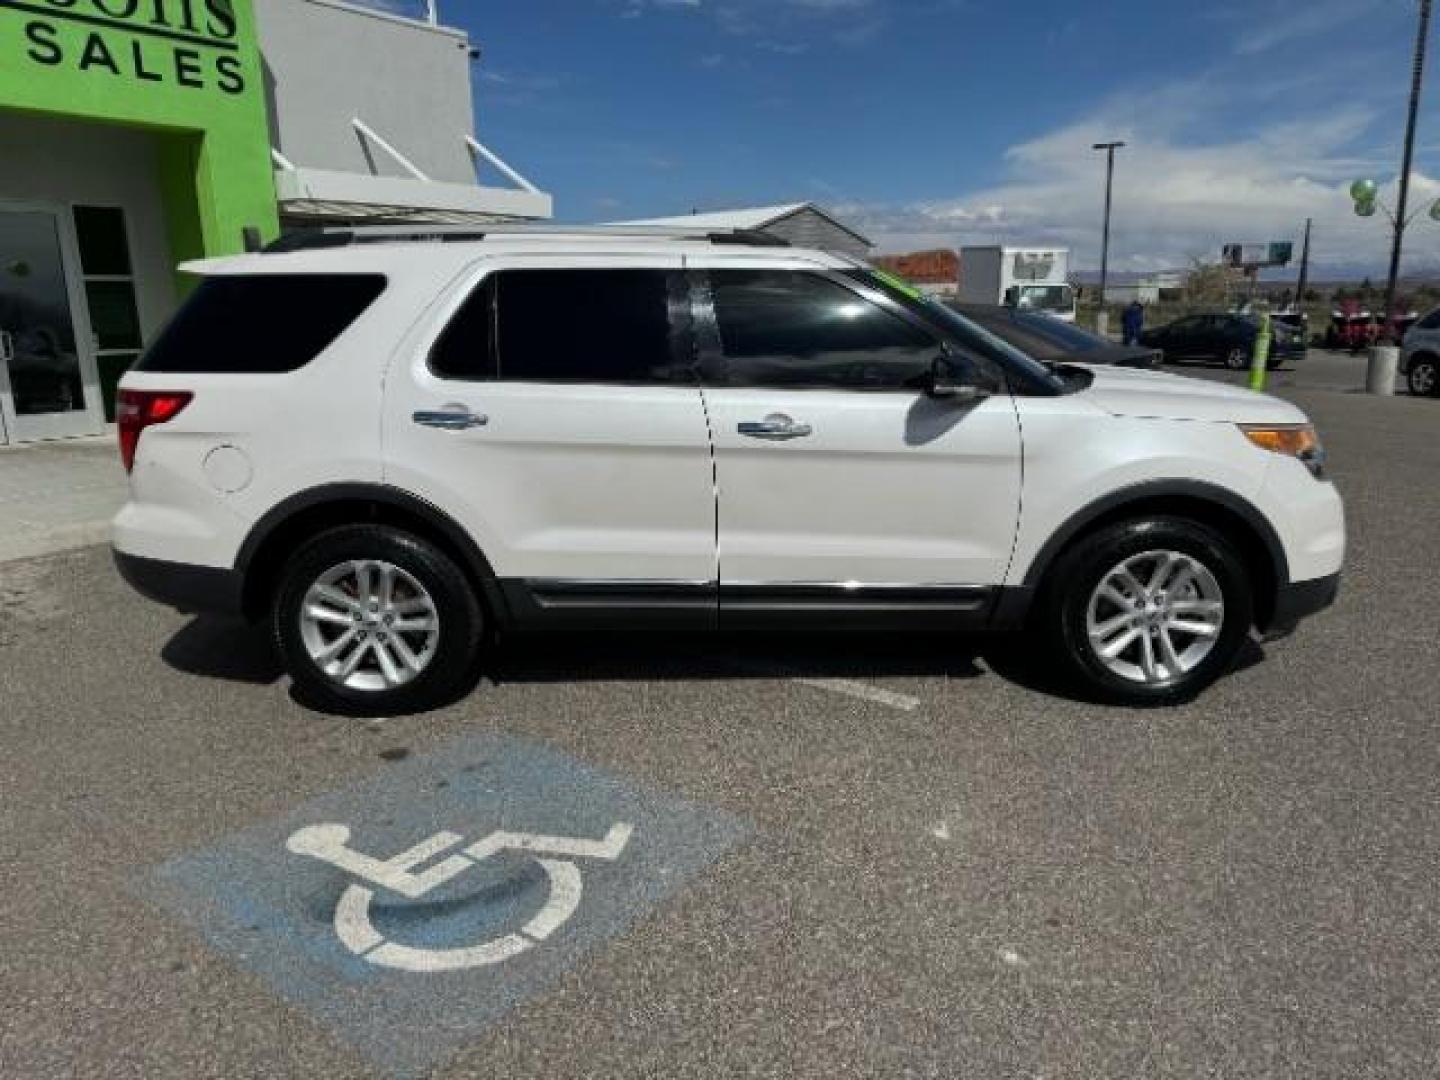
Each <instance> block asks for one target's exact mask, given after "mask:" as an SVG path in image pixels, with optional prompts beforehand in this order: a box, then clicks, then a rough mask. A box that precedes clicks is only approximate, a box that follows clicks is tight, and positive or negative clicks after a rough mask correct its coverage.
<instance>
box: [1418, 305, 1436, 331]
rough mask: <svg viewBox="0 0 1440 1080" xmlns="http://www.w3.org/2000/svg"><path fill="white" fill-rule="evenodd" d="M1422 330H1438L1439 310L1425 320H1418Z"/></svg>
mask: <svg viewBox="0 0 1440 1080" xmlns="http://www.w3.org/2000/svg"><path fill="white" fill-rule="evenodd" d="M1420 329H1422V330H1440V308H1436V309H1435V310H1434V311H1432V312H1431V313H1430V314H1429V315H1426V316H1425V318H1423V319H1421V320H1420Z"/></svg>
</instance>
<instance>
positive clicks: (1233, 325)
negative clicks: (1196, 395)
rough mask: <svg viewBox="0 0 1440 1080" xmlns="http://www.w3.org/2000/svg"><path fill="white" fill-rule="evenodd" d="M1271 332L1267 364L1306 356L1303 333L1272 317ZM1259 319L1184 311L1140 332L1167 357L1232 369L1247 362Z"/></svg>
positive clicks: (1240, 368) (1275, 365)
mask: <svg viewBox="0 0 1440 1080" xmlns="http://www.w3.org/2000/svg"><path fill="white" fill-rule="evenodd" d="M1270 325H1271V330H1272V332H1273V334H1274V337H1273V340H1272V341H1271V343H1270V355H1269V357H1268V358H1267V365H1268V366H1269V367H1270V368H1272V369H1274V368H1278V367H1280V366H1281V365H1283V364H1284V363H1285V362H1286V361H1287V360H1288V361H1291V362H1293V361H1296V360H1301V359H1303V358H1304V356H1305V335H1304V333H1303V332H1297V331H1296V330H1295V329H1294V328H1293V327H1291V326H1288V325H1286V324H1285V323H1283V322H1279V321H1275V320H1272V321H1271V324H1270ZM1259 332H1260V320H1259V318H1258V317H1257V316H1255V315H1246V314H1242V313H1239V312H1229V311H1216V312H1206V313H1202V314H1199V315H1186V316H1185V317H1184V318H1181V319H1176V320H1175V321H1174V322H1172V323H1170V324H1169V325H1167V326H1157V327H1155V328H1154V329H1153V330H1146V331H1145V332H1144V333H1143V334H1141V335H1140V341H1141V343H1142V344H1145V345H1148V346H1150V347H1151V348H1155V349H1163V350H1164V351H1165V359H1166V360H1206V361H1211V362H1214V361H1219V362H1220V363H1222V364H1224V365H1225V366H1226V367H1228V368H1231V369H1233V370H1235V371H1243V370H1245V369H1246V368H1248V367H1249V366H1250V357H1251V355H1252V354H1253V353H1254V351H1255V336H1256V335H1257V334H1258V333H1259Z"/></svg>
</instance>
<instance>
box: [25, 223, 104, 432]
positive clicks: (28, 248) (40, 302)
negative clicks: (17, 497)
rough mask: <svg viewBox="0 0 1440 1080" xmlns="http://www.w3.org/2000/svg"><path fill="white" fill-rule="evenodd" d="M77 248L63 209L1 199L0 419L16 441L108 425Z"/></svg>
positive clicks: (92, 429)
mask: <svg viewBox="0 0 1440 1080" xmlns="http://www.w3.org/2000/svg"><path fill="white" fill-rule="evenodd" d="M75 250H76V247H75V238H74V230H73V226H72V224H71V222H70V220H69V216H68V215H67V214H65V213H64V211H63V210H61V208H59V207H49V206H38V205H30V204H14V203H0V418H3V426H4V434H5V436H6V437H7V438H8V440H9V441H10V442H30V441H33V440H37V439H63V438H69V437H72V436H75V435H90V434H96V433H98V432H101V431H103V430H104V427H105V418H104V411H103V408H102V402H101V401H100V391H99V385H98V379H97V374H96V369H95V355H94V352H95V351H94V347H93V345H94V343H93V342H92V341H91V340H90V335H89V332H88V321H87V320H86V318H85V305H84V301H83V294H82V292H81V290H80V287H79V282H78V280H77V277H76V274H77V260H76V258H75V256H74V253H75Z"/></svg>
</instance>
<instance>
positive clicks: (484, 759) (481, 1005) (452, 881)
mask: <svg viewBox="0 0 1440 1080" xmlns="http://www.w3.org/2000/svg"><path fill="white" fill-rule="evenodd" d="M750 831H751V830H750V826H749V825H748V823H746V822H745V821H744V820H742V819H741V818H738V817H736V816H735V815H733V814H731V813H727V812H726V811H724V810H722V809H720V808H718V807H714V806H707V805H705V804H702V803H697V802H692V801H690V800H688V799H685V798H681V797H679V796H677V795H675V794H672V793H669V792H665V791H661V790H657V789H655V788H651V787H649V786H647V785H645V784H642V783H639V782H637V781H636V780H634V779H633V778H631V777H626V776H623V775H620V774H617V773H612V772H608V771H606V770H604V769H600V768H597V767H595V766H593V765H590V764H588V763H586V762H582V761H578V760H576V759H575V758H573V757H570V756H569V755H567V754H565V753H562V752H561V751H559V750H556V749H554V748H553V747H550V746H547V745H545V744H543V743H538V742H533V741H530V740H527V739H521V738H516V737H514V736H510V735H504V734H501V733H498V732H484V733H477V734H474V735H469V736H465V737H462V738H459V739H456V740H453V741H451V742H448V743H445V744H443V745H441V746H439V747H437V748H436V749H435V750H433V751H430V752H427V753H421V754H416V755H413V756H411V757H409V758H406V759H405V760H403V761H397V762H392V763H390V764H387V765H385V766H384V767H383V768H377V769H375V770H374V771H373V772H372V774H371V775H369V776H368V777H361V778H359V779H357V780H356V781H355V782H353V783H352V784H350V785H349V786H346V787H342V788H341V789H340V790H337V791H334V792H331V793H330V794H326V795H321V796H319V797H317V798H313V799H310V800H308V801H305V802H303V803H301V804H300V805H297V806H295V807H294V808H293V809H291V810H289V811H288V812H286V813H283V814H281V815H278V816H276V817H274V818H270V819H267V820H263V821H259V822H256V823H255V824H253V825H251V826H249V827H247V828H244V829H242V830H240V831H239V832H236V833H233V834H231V835H229V836H225V837H219V838H217V839H215V840H214V841H212V842H211V843H209V844H208V845H206V846H205V847H203V848H202V849H201V850H198V851H191V852H186V853H182V854H179V855H177V856H175V857H174V858H172V859H169V860H168V861H166V862H164V863H162V864H161V865H159V866H155V867H151V868H149V869H148V870H146V871H144V872H143V874H142V875H141V876H140V877H139V879H138V880H137V881H136V883H135V888H136V891H137V892H138V893H139V894H140V896H141V897H143V898H144V899H145V900H146V901H148V902H150V903H153V904H156V905H158V906H159V907H160V908H162V909H163V910H165V911H168V912H169V913H170V914H172V915H174V916H175V917H176V918H178V919H180V920H181V921H183V922H185V923H186V924H188V925H189V926H192V927H194V928H195V930H196V931H198V932H199V934H200V935H201V936H202V937H203V939H204V940H205V942H206V943H207V944H208V945H209V946H210V947H211V948H212V949H214V950H215V951H216V952H217V953H218V954H220V955H221V956H222V957H224V958H226V959H227V960H228V961H229V962H231V963H233V964H235V965H236V966H238V967H240V968H242V969H244V970H246V971H248V972H250V973H252V974H254V975H255V976H257V977H258V978H259V979H260V980H261V984H262V985H263V986H264V987H266V988H267V989H268V990H269V991H270V992H272V993H273V994H275V995H276V996H277V997H279V998H280V999H281V1000H283V1001H285V1002H288V1003H289V1004H290V1005H292V1006H294V1007H295V1008H298V1009H301V1010H303V1011H304V1012H306V1013H307V1014H308V1015H309V1016H311V1017H313V1018H314V1019H316V1020H317V1021H319V1022H320V1023H322V1024H323V1025H325V1027H326V1028H328V1030H329V1031H330V1032H332V1033H333V1034H334V1036H335V1037H336V1038H337V1039H338V1040H340V1041H341V1042H342V1043H344V1044H346V1045H347V1046H349V1047H351V1048H352V1049H354V1050H355V1051H357V1052H358V1053H360V1054H362V1055H363V1056H364V1057H366V1058H367V1059H368V1060H369V1061H370V1062H372V1063H373V1064H374V1065H375V1066H376V1067H377V1069H378V1070H379V1072H380V1073H381V1074H382V1075H385V1076H390V1077H403V1078H407V1080H408V1078H418V1077H422V1076H426V1075H428V1074H429V1073H430V1072H431V1071H432V1070H433V1069H434V1068H435V1066H436V1065H437V1064H438V1063H439V1062H441V1061H443V1060H445V1059H446V1058H448V1057H450V1056H451V1055H453V1054H454V1053H456V1052H458V1051H460V1050H461V1049H462V1048H464V1047H468V1046H477V1045H479V1044H481V1043H483V1040H484V1039H485V1037H486V1033H487V1031H488V1030H489V1029H490V1028H491V1027H492V1026H493V1025H494V1024H496V1023H498V1022H499V1021H501V1020H502V1019H503V1018H504V1017H505V1016H506V1015H507V1014H508V1013H509V1012H510V1011H511V1010H512V1009H514V1008H516V1007H517V1006H519V1005H521V1004H523V1003H525V1002H527V1001H529V1000H531V999H533V998H536V997H537V996H539V995H542V994H544V993H546V992H547V991H548V990H549V989H550V988H551V987H553V986H555V985H556V984H557V983H558V982H559V981H560V980H561V979H562V978H564V977H565V976H566V975H567V973H568V972H570V971H571V970H572V969H574V968H576V966H577V965H579V964H580V963H581V962H582V960H585V959H586V958H587V957H591V956H594V954H596V953H603V950H604V948H605V946H606V945H607V944H609V943H610V942H612V941H614V940H616V939H618V938H620V937H622V936H626V935H630V934H636V933H638V934H639V935H640V937H639V940H638V941H637V943H636V944H637V946H638V947H641V948H644V947H645V943H646V940H647V938H646V937H645V935H648V934H652V933H662V934H663V933H666V932H667V931H666V930H665V929H664V928H663V926H664V924H663V920H664V919H667V918H674V917H677V916H676V915H675V914H674V908H673V907H671V908H670V911H671V914H668V915H667V914H665V901H666V899H667V898H668V897H671V896H673V895H675V894H676V893H677V892H679V891H681V890H684V889H689V888H692V887H694V886H696V885H697V884H698V881H699V879H701V877H702V876H703V875H705V874H706V873H707V870H708V868H709V867H710V866H711V864H713V863H714V862H715V861H716V860H717V859H720V858H721V857H723V856H724V855H725V853H726V852H728V851H730V850H731V849H732V848H734V847H735V846H736V845H737V844H739V843H741V842H742V841H743V840H744V839H745V837H746V836H748V835H749V833H750ZM656 919H659V920H662V921H661V922H660V923H659V924H658V925H656V924H655V923H654V920H656ZM596 962H598V964H599V966H600V967H601V968H602V969H603V965H604V961H603V959H598V960H597V961H596Z"/></svg>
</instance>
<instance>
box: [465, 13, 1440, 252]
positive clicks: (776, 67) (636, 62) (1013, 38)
mask: <svg viewBox="0 0 1440 1080" xmlns="http://www.w3.org/2000/svg"><path fill="white" fill-rule="evenodd" d="M439 3H440V12H441V16H442V18H443V19H444V21H446V22H448V23H451V24H453V25H457V26H461V27H464V28H465V29H466V30H467V31H468V32H469V33H470V35H471V37H472V39H473V40H474V42H475V43H476V44H477V45H479V46H480V47H481V49H482V50H483V58H482V60H481V62H480V63H479V64H478V65H477V67H476V84H475V86H476V90H475V92H476V104H477V127H478V130H479V133H480V137H481V138H482V140H483V141H485V142H486V143H487V144H489V145H491V146H492V147H494V148H495V149H496V150H498V151H499V152H500V153H501V154H502V156H504V157H506V158H507V159H509V160H510V161H511V162H512V164H514V165H516V166H517V167H518V168H520V169H521V171H522V172H525V173H526V174H527V175H529V176H530V177H531V179H533V180H535V181H536V182H537V183H539V184H540V185H541V186H542V187H544V188H546V189H547V190H549V191H551V192H553V193H554V195H555V197H556V205H557V216H558V217H560V218H561V219H563V220H572V221H590V220H603V219H607V218H608V219H617V218H626V217H641V216H652V215H656V214H664V213H682V212H685V211H688V210H690V209H691V208H695V207H698V208H701V209H715V208H722V207H727V206H740V205H755V204H764V203H772V202H787V201H798V200H802V199H813V200H816V201H818V202H820V203H822V204H824V205H826V206H829V207H833V208H835V209H837V210H839V211H840V212H841V213H842V214H844V215H846V216H847V217H848V218H850V219H852V220H853V221H854V222H855V223H856V224H857V225H859V226H860V227H861V228H862V230H863V231H866V232H867V233H868V234H870V235H871V236H872V237H873V238H874V239H876V240H877V241H878V242H879V245H880V247H881V248H882V249H886V250H905V249H909V248H914V247H921V246H931V245H941V244H943V245H951V246H953V245H958V244H961V243H966V242H994V241H996V240H1005V241H1017V242H1019V241H1037V242H1039V241H1044V242H1062V243H1068V244H1070V245H1071V246H1073V247H1074V248H1075V250H1076V256H1077V262H1078V264H1079V265H1080V267H1081V268H1085V267H1087V266H1092V265H1096V264H1098V261H1099V253H1098V232H1099V229H1098V223H1099V217H1100V210H1101V195H1102V177H1103V171H1102V163H1101V160H1100V158H1099V155H1096V154H1094V153H1092V152H1091V151H1090V150H1089V146H1090V144H1091V143H1092V142H1095V141H1097V140H1099V139H1102V138H1121V139H1126V140H1127V141H1129V142H1130V143H1131V146H1130V148H1128V149H1127V150H1126V151H1123V152H1122V156H1121V159H1120V162H1119V167H1118V173H1117V217H1116V220H1115V235H1114V241H1113V247H1114V259H1115V262H1116V263H1117V264H1118V265H1119V266H1120V267H1122V268H1126V269H1135V270H1140V269H1150V268H1158V267H1162V266H1163V267H1169V266H1176V265H1184V264H1185V262H1186V261H1187V260H1188V259H1189V258H1190V257H1192V256H1205V255H1208V256H1211V257H1213V256H1214V255H1215V254H1217V253H1218V247H1219V245H1220V244H1221V243H1223V242H1225V241H1227V240H1266V239H1272V238H1273V239H1285V238H1291V237H1293V236H1295V235H1296V233H1297V232H1298V230H1299V228H1300V224H1301V222H1302V221H1303V219H1304V218H1305V217H1306V216H1307V215H1310V216H1314V217H1316V218H1317V228H1318V229H1319V234H1318V236H1317V252H1318V257H1319V260H1320V261H1321V262H1322V263H1325V264H1329V265H1332V266H1336V267H1340V266H1345V267H1352V266H1366V267H1370V266H1378V265H1379V264H1380V263H1381V262H1382V261H1383V254H1384V247H1385V240H1384V232H1385V230H1384V228H1383V227H1382V225H1381V223H1380V222H1379V220H1378V219H1376V220H1371V221H1369V222H1361V221H1357V220H1355V219H1353V217H1352V216H1351V215H1350V211H1349V202H1348V200H1347V199H1346V197H1345V195H1344V189H1345V187H1346V186H1348V181H1349V180H1350V179H1351V178H1352V177H1353V176H1354V175H1357V174H1360V173H1371V174H1375V175H1377V176H1379V177H1380V178H1382V179H1384V180H1393V178H1394V175H1395V173H1396V171H1397V169H1398V160H1399V144H1400V138H1401V133H1402V125H1403V107H1404V101H1405V97H1406V94H1407V92H1408V82H1409V54H1410V49H1411V47H1412V44H1413V40H1414V26H1415V11H1416V6H1417V4H1416V0H1285V2H1280V0H1198V2H1181V0H1112V2H1109V3H1103V2H1102V3H1099V4H1094V3H1092V4H1080V3H1076V2H1074V0H1067V2H1061V0H1030V2H1022V0H1012V2H997V0H528V2H523V3H515V2H495V0H487V2H481V0H439ZM1433 60H1434V63H1440V54H1437V55H1436V56H1435V57H1434V58H1433ZM1433 67H1434V65H1433V64H1432V74H1433ZM1434 82H1435V79H1434V78H1430V79H1427V87H1429V88H1433V85H1434ZM1434 104H1435V93H1434V91H1433V89H1430V90H1429V92H1428V93H1427V112H1426V114H1425V116H1424V117H1423V118H1422V127H1421V138H1420V144H1421V147H1422V149H1421V154H1420V158H1419V162H1418V167H1419V170H1420V172H1421V173H1422V176H1421V178H1420V181H1419V186H1420V189H1421V192H1422V194H1426V195H1428V196H1429V197H1430V198H1435V197H1440V185H1437V184H1436V183H1435V182H1434V181H1433V180H1432V179H1431V177H1432V176H1435V175H1440V117H1435V116H1433V115H1432V114H1431V109H1430V107H1433V105H1434ZM1410 251H1411V253H1412V256H1413V259H1412V260H1411V262H1410V265H1412V266H1415V267H1420V266H1430V265H1432V264H1433V265H1436V266H1440V225H1436V224H1432V223H1429V222H1424V223H1422V224H1421V225H1418V226H1417V227H1416V230H1415V232H1414V233H1413V234H1412V241H1411V245H1410Z"/></svg>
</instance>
